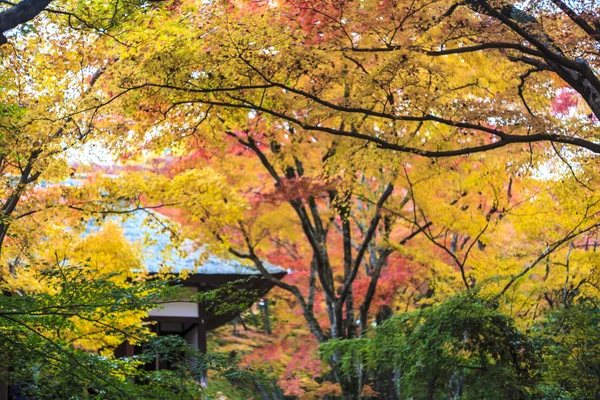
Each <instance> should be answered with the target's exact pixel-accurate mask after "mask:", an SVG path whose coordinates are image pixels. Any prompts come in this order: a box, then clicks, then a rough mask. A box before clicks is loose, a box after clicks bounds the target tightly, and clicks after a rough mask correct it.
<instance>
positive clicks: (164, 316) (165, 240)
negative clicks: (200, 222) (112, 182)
mask: <svg viewBox="0 0 600 400" xmlns="http://www.w3.org/2000/svg"><path fill="white" fill-rule="evenodd" d="M136 214H137V215H133V216H129V217H128V218H126V219H120V220H119V221H118V225H120V226H121V227H122V229H123V233H124V235H125V237H126V238H127V240H129V241H130V242H132V243H143V250H144V251H143V252H144V254H143V260H144V265H145V267H146V269H147V270H148V271H149V272H150V273H158V272H159V270H161V269H162V270H164V269H166V270H169V271H171V272H173V273H176V274H177V273H181V272H182V271H186V278H185V279H184V280H182V282H181V284H182V285H183V286H184V287H185V288H186V289H187V290H189V292H190V296H192V295H194V294H196V293H198V292H205V291H209V290H213V289H217V288H220V287H222V286H223V285H225V284H229V283H232V282H236V283H234V286H233V288H232V289H233V290H236V289H239V290H251V291H252V293H253V294H254V295H257V296H264V295H265V294H266V293H267V292H268V291H269V290H270V289H271V288H272V287H273V284H272V283H271V282H269V281H268V280H266V279H264V278H263V277H262V275H261V274H260V272H259V271H258V270H257V269H255V268H252V267H251V266H248V265H244V264H242V263H241V262H240V261H237V260H234V259H224V258H220V257H216V256H214V255H208V256H206V255H205V254H203V250H202V249H194V247H193V246H192V243H191V242H184V243H183V247H184V248H185V247H187V250H188V251H187V252H186V254H185V255H182V254H180V253H179V252H178V251H176V250H175V249H170V242H171V238H170V233H168V232H167V231H165V230H164V229H160V220H161V219H164V218H165V217H162V216H160V215H157V214H151V218H158V221H159V224H158V225H156V226H152V225H150V226H149V225H148V224H146V223H145V222H147V221H145V220H146V219H147V217H148V214H142V213H136ZM265 267H266V268H267V271H269V273H271V274H272V275H273V276H275V277H277V278H279V279H281V278H283V277H284V276H285V275H286V273H287V272H286V271H285V270H284V269H282V268H280V267H278V266H275V265H272V264H269V263H265ZM219 301H221V302H227V301H230V299H227V298H222V299H219ZM240 312H241V310H239V309H237V310H236V311H228V312H224V313H223V312H219V313H215V312H214V311H213V307H211V305H210V304H198V303H197V302H192V301H179V302H173V303H165V304H162V305H161V307H159V308H157V309H155V310H152V311H150V312H149V318H148V319H149V320H150V321H155V322H156V323H155V324H154V329H155V331H156V333H157V334H158V335H178V336H181V337H182V338H184V339H185V340H186V341H187V342H188V343H189V344H190V345H191V346H192V348H194V349H197V350H200V351H202V352H206V334H207V332H208V331H210V330H212V329H215V328H218V327H219V326H221V325H224V324H226V323H228V322H229V321H231V320H233V319H234V318H235V317H237V316H238V315H239V314H240ZM134 352H135V349H134V347H133V346H131V345H130V344H128V343H124V344H123V345H121V346H120V347H119V348H118V349H117V351H116V354H117V355H120V356H130V355H133V354H134ZM156 368H160V365H159V363H158V362H157V365H156Z"/></svg>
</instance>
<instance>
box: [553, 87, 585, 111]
mask: <svg viewBox="0 0 600 400" xmlns="http://www.w3.org/2000/svg"><path fill="white" fill-rule="evenodd" d="M578 103H579V95H578V94H577V92H575V91H574V90H571V89H562V90H561V91H559V93H558V94H557V95H556V97H555V98H554V101H553V102H552V114H553V115H566V114H568V113H569V111H570V110H571V109H572V108H574V107H577V104H578Z"/></svg>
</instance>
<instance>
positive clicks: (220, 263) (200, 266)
mask: <svg viewBox="0 0 600 400" xmlns="http://www.w3.org/2000/svg"><path fill="white" fill-rule="evenodd" d="M149 212H150V211H136V212H134V213H131V214H127V216H124V217H120V216H111V217H108V218H107V219H110V220H112V221H114V222H115V223H117V224H118V225H119V226H121V228H122V229H123V233H124V235H125V238H126V239H127V240H128V241H130V242H132V243H139V244H141V245H142V249H143V252H142V257H143V264H144V266H145V267H146V268H147V270H148V271H149V272H158V271H159V270H161V269H163V268H167V269H168V270H169V271H171V272H176V273H178V272H181V271H185V270H188V271H190V272H192V273H194V274H200V275H228V274H231V275H258V274H260V272H259V271H258V270H257V269H256V268H255V267H253V266H251V265H246V264H242V263H241V262H240V261H238V260H234V259H229V258H221V257H216V256H214V255H208V256H205V257H202V255H203V250H202V248H197V246H194V244H193V242H192V241H190V240H184V241H183V243H182V246H181V248H183V249H185V250H186V251H185V252H184V253H187V254H182V252H180V251H178V250H176V249H175V248H173V247H172V246H171V234H170V233H169V232H168V231H167V230H165V229H162V227H161V226H160V224H158V223H154V224H152V223H151V224H147V223H145V222H146V219H147V217H148V213H149ZM151 219H152V220H154V221H155V222H157V221H168V218H167V217H164V216H162V215H160V214H157V213H152V214H151ZM98 229H99V227H98V226H97V224H94V223H93V222H92V221H90V224H89V225H88V232H90V233H91V232H94V231H97V230H98ZM199 260H201V261H199ZM264 265H265V267H266V269H267V271H269V272H270V273H272V274H277V273H281V272H286V271H285V270H284V269H283V268H281V267H278V266H276V265H273V264H270V263H267V262H265V263H264Z"/></svg>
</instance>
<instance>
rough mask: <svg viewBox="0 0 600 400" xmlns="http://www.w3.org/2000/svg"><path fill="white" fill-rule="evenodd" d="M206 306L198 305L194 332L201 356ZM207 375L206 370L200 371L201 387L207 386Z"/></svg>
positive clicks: (204, 342)
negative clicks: (196, 335)
mask: <svg viewBox="0 0 600 400" xmlns="http://www.w3.org/2000/svg"><path fill="white" fill-rule="evenodd" d="M206 325H207V320H206V304H204V303H202V302H200V303H198V328H197V329H196V332H197V334H198V351H200V352H201V353H202V354H206ZM207 383H208V382H207V374H206V370H204V371H202V378H201V380H200V384H201V385H202V387H206V386H207Z"/></svg>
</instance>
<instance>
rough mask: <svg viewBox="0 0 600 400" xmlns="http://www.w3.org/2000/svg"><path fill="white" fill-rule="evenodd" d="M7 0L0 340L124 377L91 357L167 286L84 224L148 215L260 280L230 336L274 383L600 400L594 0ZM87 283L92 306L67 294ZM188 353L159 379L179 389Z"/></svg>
mask: <svg viewBox="0 0 600 400" xmlns="http://www.w3.org/2000/svg"><path fill="white" fill-rule="evenodd" d="M2 6H3V7H4V8H3V9H2V10H1V11H0V32H3V33H5V35H3V36H2V37H0V42H3V43H4V42H6V43H4V45H3V46H2V47H0V53H1V54H2V69H1V70H0V79H1V84H0V92H1V93H2V98H1V100H0V129H1V134H0V196H1V198H2V199H3V200H2V207H1V218H0V252H1V253H0V260H1V262H2V264H1V267H2V270H1V271H2V275H1V277H2V279H1V282H2V285H3V290H4V291H5V292H6V293H7V294H9V293H19V294H20V295H19V297H17V296H8V295H7V296H6V297H5V298H4V299H3V300H2V301H3V302H5V303H6V304H5V305H3V306H2V311H1V312H0V316H4V315H5V314H6V321H9V323H8V322H7V323H8V325H7V326H6V327H3V329H4V328H5V329H6V332H7V333H6V334H4V333H3V334H2V335H3V336H2V337H3V338H8V339H7V341H4V342H3V343H4V345H6V346H9V347H10V346H12V347H10V351H9V350H5V349H4V348H0V351H1V352H3V353H7V352H14V354H25V353H21V351H25V350H24V348H25V347H26V346H25V343H33V342H35V341H36V340H37V341H39V340H41V339H40V337H42V338H43V337H45V336H47V335H49V328H48V326H52V324H55V325H56V326H57V327H58V332H57V333H56V336H54V335H55V333H54V332H52V335H53V336H52V343H54V344H53V345H52V346H54V345H56V346H58V347H56V349H57V350H56V351H57V353H56V354H55V357H56V358H57V359H60V358H61V357H62V356H61V354H62V351H63V350H62V349H64V348H65V346H69V345H68V344H67V343H71V346H72V348H70V350H69V351H73V352H75V351H76V352H78V353H77V354H79V355H80V356H81V357H91V356H90V355H89V354H91V353H86V352H84V351H81V350H82V349H85V350H87V351H90V350H93V351H100V352H101V353H102V354H107V357H109V359H110V363H112V364H110V365H105V366H104V367H103V368H108V369H111V368H112V369H111V371H113V372H111V373H108V376H109V377H110V378H111V379H113V378H114V379H115V380H116V381H119V382H121V383H123V382H125V381H126V380H124V379H122V376H120V375H119V373H118V372H115V371H119V370H126V371H134V370H135V368H134V364H135V363H133V364H127V365H126V364H119V363H121V361H117V360H115V359H112V358H110V353H111V351H112V349H113V348H114V347H115V346H116V345H118V344H119V343H120V342H122V341H123V340H124V339H125V338H127V337H131V336H132V335H133V336H136V335H141V336H143V335H145V334H146V333H148V332H147V326H146V325H145V324H144V323H143V318H144V315H145V314H144V313H145V312H146V311H148V310H149V309H150V308H152V304H153V303H152V301H155V300H156V298H158V297H160V296H163V297H164V296H167V295H170V294H169V293H170V291H171V290H170V289H169V288H168V286H167V285H166V283H165V282H164V281H161V282H162V283H159V282H158V281H155V280H153V279H149V277H148V276H147V275H146V274H144V273H143V271H142V270H143V268H141V264H140V257H142V256H143V254H142V253H143V248H142V247H135V246H131V244H128V243H126V242H125V241H124V239H123V238H122V237H121V236H122V235H120V233H119V228H118V226H115V225H114V223H111V222H107V223H104V221H103V219H104V217H106V216H109V215H111V214H117V213H118V214H120V215H126V214H127V213H129V212H133V211H139V210H144V209H145V210H149V209H152V210H154V211H156V212H158V213H162V214H164V215H167V216H169V217H170V218H171V219H172V221H173V224H172V225H169V226H165V227H164V229H166V230H169V231H170V232H171V233H172V237H173V246H175V247H176V246H178V244H180V243H181V242H182V241H183V240H185V239H187V240H192V241H194V242H195V243H196V245H197V246H198V247H202V248H204V249H207V250H208V251H210V252H214V253H217V254H219V255H220V256H224V257H232V258H236V259H238V260H241V261H243V262H244V263H246V264H247V265H248V266H250V267H252V268H255V269H256V270H257V271H259V272H260V273H261V274H262V276H263V277H264V279H267V280H269V281H270V282H271V283H272V284H274V285H275V286H276V287H277V288H278V289H277V291H276V292H275V293H274V294H273V296H272V297H271V298H270V299H271V300H275V303H274V304H273V303H272V302H271V308H270V313H271V314H272V315H269V313H267V311H266V310H267V306H265V304H269V303H268V302H267V303H263V308H262V310H263V311H262V312H263V313H265V315H266V317H265V320H264V322H263V328H262V329H263V330H264V331H265V332H267V333H264V334H259V332H258V331H260V330H261V328H260V325H261V324H259V323H253V324H252V325H253V327H251V328H250V329H248V330H245V333H244V334H245V335H249V336H252V338H253V339H252V340H253V342H252V345H246V346H244V345H242V344H240V341H239V340H238V341H237V342H236V341H235V340H236V339H232V340H233V344H231V345H230V346H231V347H232V351H233V352H234V353H235V354H237V352H240V353H243V355H242V360H243V362H247V363H249V364H252V365H253V366H255V365H256V364H257V362H258V361H265V362H266V364H267V365H266V366H265V368H266V369H267V370H268V371H270V374H271V377H274V378H276V379H278V380H279V384H280V385H281V386H282V389H283V393H284V394H285V395H286V396H296V397H298V398H323V397H326V396H329V397H330V398H335V396H341V397H343V398H345V399H358V398H361V397H364V398H369V397H373V398H377V396H379V398H388V399H400V398H410V397H409V396H412V397H413V398H427V399H437V398H465V399H468V398H595V397H597V395H598V393H600V389H599V388H598V386H597V384H596V383H595V380H596V378H597V375H598V374H597V371H596V370H595V369H594V368H595V367H594V365H593V364H594V361H593V357H592V356H589V355H588V354H592V355H593V354H594V351H595V347H597V345H598V338H597V337H596V336H597V335H595V334H594V333H593V331H594V329H595V328H594V327H597V321H596V319H597V318H596V317H595V312H596V311H595V310H596V303H597V298H598V293H597V292H598V288H599V286H598V285H600V276H599V275H598V270H597V264H598V253H597V252H596V250H597V240H598V227H599V224H600V222H599V220H598V212H600V209H599V207H600V197H599V194H598V193H599V190H600V187H599V183H600V176H599V175H598V164H597V154H598V153H600V147H599V146H600V144H599V143H598V130H599V129H600V125H599V122H598V118H599V117H600V80H599V78H598V73H599V68H600V66H599V65H598V46H599V44H600V6H599V5H597V4H596V3H595V2H594V1H593V0H574V1H562V0H544V1H535V2H519V1H512V0H466V1H454V0H395V1H392V0H384V1H379V0H377V1H375V0H362V1H356V0H335V1H334V0H285V1H278V2H273V1H266V0H264V1H262V0H259V1H255V0H252V1H250V0H236V1H196V0H173V1H148V2H145V1H114V2H98V1H92V0H90V1H77V2H70V1H45V2H44V1H37V0H23V1H21V2H18V3H16V4H13V3H10V2H3V3H2ZM102 157H105V158H107V159H108V162H107V161H105V160H104V161H103V160H102ZM108 164H110V165H108ZM90 223H97V224H99V225H104V228H102V229H101V230H99V231H98V232H96V233H95V234H93V235H91V236H90V235H86V233H85V232H86V231H87V229H88V227H89V224H90ZM267 262H269V263H273V264H277V265H280V266H282V267H284V268H286V269H289V271H290V273H289V274H288V275H287V276H286V277H285V278H283V279H278V278H276V277H274V276H272V275H271V274H269V272H268V271H267V269H266V268H265V265H266V263H267ZM65 271H66V272H65ZM76 271H78V272H77V273H76ZM71 274H74V275H71ZM69 285H75V286H72V287H73V289H72V290H73V291H74V292H73V293H75V294H76V295H74V296H73V297H68V295H67V294H68V293H70V292H69V291H70V290H71V289H69V288H70V287H71V286H69ZM64 296H67V298H66V299H63V297H64ZM122 298H126V299H131V302H120V301H119V299H122ZM211 298H212V299H213V300H214V299H215V298H218V295H215V296H212V297H211ZM84 299H85V302H86V304H96V303H95V302H96V301H100V300H102V301H101V305H99V306H98V309H93V310H89V309H87V308H83V309H81V310H78V311H77V313H73V311H68V309H70V307H71V308H72V307H73V306H72V305H71V302H73V301H75V300H77V301H84ZM21 302H22V304H21ZM40 304H46V305H40ZM48 304H60V307H59V308H60V310H62V311H60V313H58V312H59V311H56V310H58V309H56V310H54V309H53V310H54V311H53V312H52V313H50V314H49V315H46V312H45V311H44V312H42V313H41V314H39V312H38V311H36V310H39V309H43V310H46V309H47V308H48V307H49V306H48ZM73 304H77V302H76V301H75V303H73ZM114 304H116V306H114ZM227 306H231V305H230V304H227ZM51 307H55V306H51ZM65 307H66V309H65ZM111 307H116V308H114V309H113V308H111ZM63 309H64V310H63ZM5 310H6V312H4V311H5ZM15 310H17V311H18V317H11V315H12V313H15V312H17V311H15ZM65 310H67V311H65ZM107 310H110V313H107ZM63 313H64V315H63ZM15 315H17V314H15ZM273 316H275V320H274V321H272V324H271V322H270V321H271V320H270V318H271V317H273ZM254 317H255V314H254V313H250V314H249V315H248V318H249V319H250V320H251V319H253V318H254ZM2 318H4V317H2ZM20 318H23V319H20ZM46 318H48V319H47V320H46ZM57 318H58V320H57ZM242 318H244V317H243V316H242ZM38 320H39V321H41V322H40V324H41V325H40V326H41V328H40V329H37V328H35V329H34V330H35V332H36V335H37V336H30V335H27V334H26V333H27V330H29V331H31V329H29V328H30V327H32V326H33V325H35V324H36V323H37V322H36V321H38ZM2 321H4V320H2ZM57 321H59V322H57ZM242 322H243V319H242ZM244 326H245V327H246V328H247V326H246V325H244ZM26 327H27V328H26ZM252 329H254V330H255V331H254V332H252V333H249V332H250V331H251V330H252ZM9 332H10V333H9ZM268 332H270V334H269V333H268ZM40 335H44V336H40ZM236 335H237V332H236ZM13 336H14V337H15V338H19V339H18V340H17V339H14V338H13ZM151 336H152V335H151V334H150V336H149V337H151ZM234 336H235V335H234ZM225 337H227V330H226V329H224V330H221V331H219V333H216V334H215V338H217V339H219V338H220V339H222V340H225V339H223V338H225ZM274 337H279V338H282V339H281V340H280V341H274V340H273V338H274ZM582 337H585V338H589V342H585V343H582V342H581V338H582ZM21 338H22V339H21ZM9 339H10V340H9ZM238 339H239V338H238ZM11 340H13V341H14V343H13V342H12V341H11ZM26 340H27V341H29V342H26ZM11 343H13V344H11ZM36 343H37V342H36ZM42 344H43V345H44V346H46V345H48V343H46V342H44V340H41V342H39V343H37V345H36V346H37V347H36V346H33V345H31V347H32V348H35V349H37V350H36V351H39V352H43V353H44V352H45V351H46V350H44V349H45V348H44V349H42V348H40V347H39V346H42ZM4 345H3V346H4ZM163 345H164V346H166V347H167V348H168V346H167V345H166V344H165V343H163ZM175 345H177V343H175ZM149 346H150V345H149ZM150 347H151V346H150ZM224 347H225V348H227V346H224ZM19 349H20V350H19ZM163 350H164V348H163ZM217 350H219V349H218V348H217ZM32 351H33V350H32ZM157 351H158V350H157ZM160 351H162V350H160ZM165 351H166V350H165ZM288 353H295V354H298V356H296V357H293V356H289V354H288ZM11 354H13V353H11ZM69 354H71V353H69ZM275 355H277V356H275ZM23 357H24V356H23ZM230 358H231V360H233V359H236V356H232V357H230ZM300 358H302V360H305V361H300V360H299V359H300ZM215 360H221V361H223V359H219V358H218V357H217V358H215ZM231 360H229V361H231ZM130 361H131V360H130ZM221 361H219V362H221ZM36 362H37V361H36ZM39 362H41V361H39ZM81 362H83V361H81ZM90 362H91V361H90ZM98 362H100V361H98ZM215 362H216V361H215ZM34 364H35V362H34ZM117 364H118V366H116V365H117ZM217 364H218V363H217ZM217 364H215V365H217ZM49 365H52V363H50V364H49ZM181 365H182V367H181V369H178V370H177V374H173V375H169V377H170V378H169V379H171V378H172V379H173V380H168V382H169V383H168V384H167V385H170V384H175V383H174V382H183V383H184V384H183V385H182V387H183V386H185V389H181V390H184V391H185V390H188V389H189V390H191V392H186V393H192V394H190V396H194V395H195V394H194V393H195V392H193V390H195V389H194V386H193V385H194V384H193V382H192V381H193V379H192V378H193V374H194V372H193V371H190V370H188V369H186V368H187V367H183V364H181ZM218 365H221V364H218ZM227 365H229V364H227ZM263 366H264V365H263ZM6 368H8V366H7V367H6ZM78 368H79V367H77V368H75V369H74V374H73V375H72V376H70V377H69V379H75V380H80V379H81V378H80V375H77V374H79V373H80V371H81V370H80V369H78ZM129 368H131V369H129ZM219 368H221V367H218V366H217V368H216V369H217V370H219ZM223 368H224V369H225V370H227V371H228V373H229V372H231V373H233V372H232V371H233V370H229V369H227V368H229V366H226V367H223ZM252 368H254V367H252ZM252 368H251V369H249V370H244V371H246V372H248V371H251V370H253V369H252ZM221 370H222V369H221ZM582 371H583V373H582ZM196 372H198V371H197V370H196ZM81 373H83V372H81ZM248 373H249V374H250V372H248ZM131 374H132V376H133V374H134V372H131ZM242 375H244V374H242ZM250 375H251V374H250ZM81 376H82V375H81ZM227 376H228V379H229V382H230V383H231V382H233V384H234V385H235V382H236V380H235V378H232V375H231V374H230V375H227ZM155 378H156V379H158V380H160V379H163V377H162V376H160V377H155ZM155 378H151V377H138V382H145V381H144V380H145V379H147V380H148V382H154V381H153V379H155ZM188 378H189V379H188ZM15 379H17V378H15ZM18 379H22V378H21V377H19V378H18ZM40 379H42V378H40ZM44 379H45V378H44ZM165 379H166V378H165ZM40 382H42V380H40ZM188 384H189V385H188ZM45 385H46V387H47V388H48V390H49V392H56V393H62V392H61V391H60V390H62V389H61V385H62V383H60V382H59V383H57V385H55V386H47V385H48V384H45ZM65 385H67V383H65ZM69 385H70V384H69ZM69 385H67V386H69ZM86 385H87V387H89V388H94V387H96V386H97V385H98V383H97V382H95V381H94V382H92V381H89V383H86ZM152 385H154V383H153V384H152ZM152 385H145V384H142V385H141V387H142V389H140V390H142V391H143V390H146V388H147V387H148V386H152ZM159 386H160V385H159ZM69 387H70V388H73V387H76V389H74V390H79V389H80V388H81V387H80V386H72V385H71V386H69ZM161 387H162V386H161ZM164 387H167V386H164ZM190 388H191V389H190ZM265 388H266V386H262V384H257V385H256V391H257V392H258V394H257V396H258V395H260V396H263V397H265V396H270V395H272V396H282V392H281V391H279V390H277V389H273V391H272V393H267V391H266V389H265ZM138 389H139V388H137V389H136V388H135V385H133V386H132V387H131V388H127V389H126V390H138ZM196 389H197V388H196ZM64 393H67V392H64ZM132 393H134V392H132ZM135 393H137V392H135ZM255 394H256V393H255ZM153 395H154V394H153ZM161 395H162V394H160V395H159V394H156V395H154V396H155V397H160V396H161ZM65 396H70V394H65ZM148 396H151V395H150V394H148ZM544 396H545V397H544Z"/></svg>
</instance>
